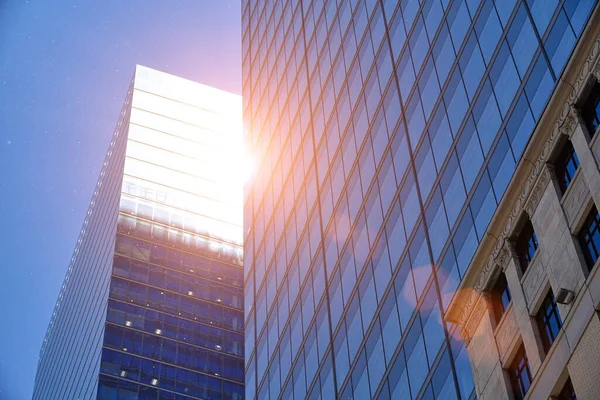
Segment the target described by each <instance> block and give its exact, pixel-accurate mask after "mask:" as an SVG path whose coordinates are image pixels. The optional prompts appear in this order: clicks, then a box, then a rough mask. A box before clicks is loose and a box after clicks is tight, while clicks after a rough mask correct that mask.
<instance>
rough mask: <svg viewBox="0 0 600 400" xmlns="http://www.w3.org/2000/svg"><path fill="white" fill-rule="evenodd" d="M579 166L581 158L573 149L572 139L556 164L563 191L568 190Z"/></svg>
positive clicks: (557, 176)
mask: <svg viewBox="0 0 600 400" xmlns="http://www.w3.org/2000/svg"><path fill="white" fill-rule="evenodd" d="M578 167H579V159H578V158H577V154H576V153H575V149H573V145H572V144H571V141H570V140H567V143H565V145H564V147H563V149H562V151H561V152H560V155H559V156H558V159H557V160H556V164H555V165H554V172H555V173H556V178H557V179H558V185H559V186H560V189H561V190H562V192H563V193H564V192H566V191H567V188H568V187H569V184H570V183H571V181H572V180H573V176H575V172H576V171H577V168H578Z"/></svg>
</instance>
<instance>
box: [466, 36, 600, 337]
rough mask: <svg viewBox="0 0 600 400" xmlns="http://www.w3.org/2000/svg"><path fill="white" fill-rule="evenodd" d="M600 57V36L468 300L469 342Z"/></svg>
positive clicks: (598, 68) (599, 70) (571, 127)
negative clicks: (511, 241) (495, 277)
mask: <svg viewBox="0 0 600 400" xmlns="http://www.w3.org/2000/svg"><path fill="white" fill-rule="evenodd" d="M599 54H600V37H597V38H596V41H595V42H594V44H593V46H592V49H591V51H590V53H589V55H588V57H587V58H586V60H585V62H584V64H583V67H582V68H581V71H580V73H579V76H578V78H577V80H576V81H575V83H573V84H570V86H571V87H572V89H571V92H570V93H569V96H568V99H567V101H566V102H565V103H564V104H563V106H562V108H561V110H560V113H559V114H558V117H557V118H556V122H555V123H554V126H553V128H552V131H551V132H550V134H549V137H548V138H547V140H546V143H545V144H544V146H543V148H542V150H541V152H540V154H539V156H538V158H537V160H536V161H535V163H534V164H533V168H532V169H531V171H530V173H529V176H528V177H527V181H526V182H525V183H524V185H523V188H522V190H521V193H520V194H519V197H518V198H517V200H516V202H515V204H514V206H513V209H512V212H511V213H510V215H509V216H508V218H507V219H506V222H505V224H504V229H503V230H502V233H501V234H500V236H498V239H497V241H496V244H495V246H494V248H493V250H492V252H491V254H490V255H489V257H488V260H487V262H486V265H485V266H484V267H483V270H482V271H481V273H480V275H479V277H478V279H477V283H476V284H475V285H474V288H473V290H471V291H470V293H469V295H468V297H467V299H466V300H465V301H464V303H463V306H462V310H461V312H460V317H459V318H458V323H459V326H460V327H461V335H462V336H463V339H465V340H469V339H470V337H471V336H472V334H473V333H474V332H475V331H474V329H476V327H477V325H478V324H479V321H480V320H481V317H482V316H483V311H485V300H484V299H483V296H482V295H481V294H482V293H483V291H484V290H485V289H486V286H487V285H488V282H489V281H490V279H491V276H492V275H493V274H494V272H495V269H496V266H501V267H502V268H503V267H504V265H505V264H506V257H507V256H509V255H510V250H509V249H507V248H506V246H505V242H506V241H507V240H508V237H509V235H510V233H511V232H512V230H513V227H514V225H515V223H516V221H517V219H518V218H519V215H520V214H521V213H522V212H523V210H524V209H525V210H526V212H527V213H528V214H529V215H531V214H532V213H533V211H534V210H535V207H537V205H538V203H539V199H540V197H541V194H542V193H543V190H544V189H545V187H546V185H547V183H548V182H549V180H550V179H551V174H550V171H549V170H548V168H547V167H546V162H547V161H548V158H549V156H550V153H551V152H552V150H553V149H554V147H555V144H556V141H557V139H558V138H559V137H560V135H562V134H565V135H569V136H570V134H571V133H572V132H573V130H574V129H575V126H576V123H577V119H576V115H577V114H576V113H575V112H574V107H573V106H574V105H575V104H576V102H577V100H578V99H579V96H580V93H581V91H582V90H583V88H584V86H585V85H586V83H587V82H588V79H589V77H590V74H592V73H593V74H595V75H596V76H597V77H598V76H599V75H600V63H599ZM599 79H600V78H599ZM481 303H483V304H484V309H483V311H482V310H481V307H482V306H481Z"/></svg>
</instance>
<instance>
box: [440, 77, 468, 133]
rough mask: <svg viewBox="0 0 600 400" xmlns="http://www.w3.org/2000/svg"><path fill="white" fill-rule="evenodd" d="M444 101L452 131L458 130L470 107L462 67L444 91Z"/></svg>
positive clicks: (451, 78)
mask: <svg viewBox="0 0 600 400" xmlns="http://www.w3.org/2000/svg"><path fill="white" fill-rule="evenodd" d="M444 103H445V104H446V110H447V115H448V120H449V121H450V126H451V127H452V131H453V132H456V131H457V129H458V127H459V125H460V123H461V122H462V120H463V117H464V115H465V112H466V111H467V108H468V107H469V102H468V100H467V95H466V93H465V88H464V85H463V82H462V78H461V74H460V69H458V68H456V69H455V70H454V73H453V74H452V76H451V77H450V82H449V83H448V86H447V87H446V92H445V93H444Z"/></svg>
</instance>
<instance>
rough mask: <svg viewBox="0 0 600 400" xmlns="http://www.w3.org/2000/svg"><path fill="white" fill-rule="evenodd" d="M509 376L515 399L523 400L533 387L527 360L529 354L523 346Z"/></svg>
mask: <svg viewBox="0 0 600 400" xmlns="http://www.w3.org/2000/svg"><path fill="white" fill-rule="evenodd" d="M508 374H509V375H510V383H511V384H512V389H513V394H514V396H515V399H516V400H523V398H524V397H525V395H526V394H527V391H528V390H529V386H530V385H531V371H530V370H529V360H527V354H526V353H525V348H524V347H523V345H521V347H520V348H519V350H518V351H517V355H516V356H515V359H514V360H513V362H512V364H511V365H510V367H509V369H508Z"/></svg>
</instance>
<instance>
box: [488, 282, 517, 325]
mask: <svg viewBox="0 0 600 400" xmlns="http://www.w3.org/2000/svg"><path fill="white" fill-rule="evenodd" d="M490 294H491V299H492V311H493V314H494V318H495V319H496V324H498V323H500V320H501V319H502V317H503V316H504V314H505V313H506V310H507V309H508V307H510V303H511V301H512V295H511V293H510V287H509V286H508V281H507V280H506V274H505V273H504V272H501V273H500V275H499V276H498V278H497V279H496V283H494V286H493V287H492V289H491V290H490ZM505 298H506V299H507V300H505ZM505 303H506V304H505Z"/></svg>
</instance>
